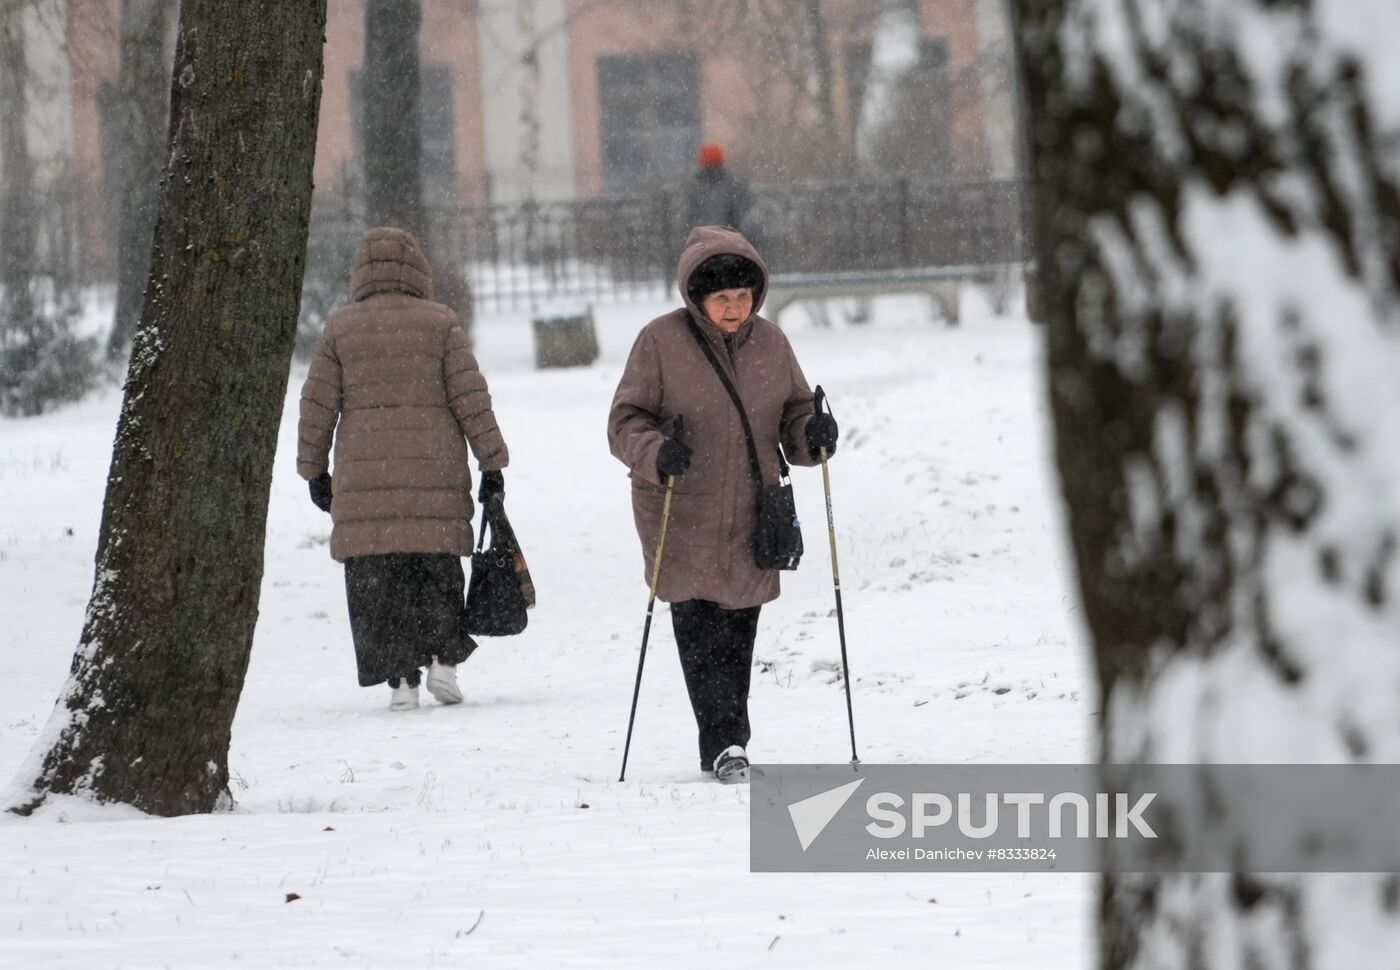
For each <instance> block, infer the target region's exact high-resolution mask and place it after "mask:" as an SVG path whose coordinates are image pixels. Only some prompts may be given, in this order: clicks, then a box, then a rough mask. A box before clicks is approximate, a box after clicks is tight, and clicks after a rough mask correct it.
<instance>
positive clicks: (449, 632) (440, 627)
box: [345, 553, 476, 687]
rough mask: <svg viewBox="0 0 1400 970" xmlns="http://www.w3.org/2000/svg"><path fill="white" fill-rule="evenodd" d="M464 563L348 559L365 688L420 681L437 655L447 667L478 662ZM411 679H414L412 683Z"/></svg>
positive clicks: (426, 558)
mask: <svg viewBox="0 0 1400 970" xmlns="http://www.w3.org/2000/svg"><path fill="white" fill-rule="evenodd" d="M464 586H465V579H464V577H463V575H462V560H461V559H460V558H458V557H457V556H453V555H440V554H431V553H391V554H389V555H383V556H351V557H350V558H349V559H346V560H345V599H346V603H347V605H348V606H349V607H350V633H351V635H352V636H353V637H354V639H355V660H356V664H357V666H358V667H359V674H360V686H361V687H370V686H372V685H374V684H382V683H384V682H385V681H387V680H389V679H390V678H392V677H405V678H408V680H409V682H410V683H417V682H418V668H419V667H426V666H427V665H428V664H430V663H431V662H432V659H433V657H434V655H436V656H437V658H438V660H439V661H441V662H442V663H445V664H454V665H455V664H459V663H461V662H462V661H464V660H466V659H467V657H469V656H471V653H472V651H473V650H475V649H476V641H474V640H472V638H471V637H470V636H468V635H467V631H466V628H465V627H464V626H463V622H462V590H463V587H464ZM410 675H411V676H410Z"/></svg>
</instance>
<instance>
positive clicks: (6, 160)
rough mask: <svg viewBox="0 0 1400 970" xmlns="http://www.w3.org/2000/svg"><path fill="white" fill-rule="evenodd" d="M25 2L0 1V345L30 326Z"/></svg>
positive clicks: (31, 215)
mask: <svg viewBox="0 0 1400 970" xmlns="http://www.w3.org/2000/svg"><path fill="white" fill-rule="evenodd" d="M25 6H26V5H25V4H24V3H22V2H20V0H0V286H3V287H4V294H3V297H0V331H3V333H0V346H3V342H4V340H5V339H6V337H7V336H8V335H9V334H12V333H15V332H17V331H19V330H22V329H23V328H26V327H30V326H32V325H33V318H34V305H33V300H32V298H31V295H30V292H29V277H30V275H31V273H32V272H33V269H34V261H35V244H36V242H37V228H38V227H37V213H36V212H35V211H34V199H35V184H34V160H33V159H32V158H31V157H30V154H29V130H28V121H29V112H28V98H29V93H28V87H29V85H28V70H27V67H26V64H25V57H24V23H23V15H24V8H25Z"/></svg>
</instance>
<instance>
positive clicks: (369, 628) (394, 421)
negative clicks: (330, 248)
mask: <svg viewBox="0 0 1400 970" xmlns="http://www.w3.org/2000/svg"><path fill="white" fill-rule="evenodd" d="M350 298H351V302H350V303H349V305H347V306H344V307H342V308H340V309H339V310H337V311H336V312H335V313H333V314H332V315H331V317H330V319H329V320H327V321H326V328H325V332H324V334H323V335H322V336H321V341H320V343H319V345H318V346H317V347H316V356H315V359H314V360H313V361H312V364H311V370H310V372H309V373H308V374H307V377H306V384H305V385H304V386H303V387H302V390H301V422H300V424H299V425H298V434H299V440H298V443H297V472H298V473H299V474H300V475H301V477H302V478H304V479H306V480H307V481H308V482H309V483H310V490H311V501H312V502H314V503H315V504H316V506H317V507H318V508H320V509H322V510H324V511H327V512H329V513H330V514H331V522H332V529H331V550H330V551H331V555H332V556H333V557H334V558H335V559H336V560H338V561H340V562H343V563H344V564H345V595H346V600H347V603H348V606H349V609H350V630H351V634H352V636H353V638H354V641H355V657H356V660H357V664H358V668H359V680H360V686H361V687H370V686H372V685H374V684H381V683H386V682H387V683H388V685H389V687H390V688H391V690H392V693H391V695H390V703H389V707H390V708H391V709H393V710H406V709H409V708H414V707H417V706H418V685H419V683H420V680H421V676H422V674H421V670H420V668H423V667H426V668H428V684H427V686H428V691H429V692H430V693H431V694H432V695H433V696H434V697H436V698H437V699H438V700H439V701H440V702H442V703H444V704H456V703H458V702H460V701H461V700H462V693H461V689H460V688H459V687H458V684H457V677H456V667H457V665H458V664H460V663H461V662H462V661H464V660H466V659H467V657H468V656H469V655H470V654H471V652H472V651H473V650H474V649H476V644H475V643H474V642H473V640H472V638H471V637H470V636H468V635H467V631H466V629H465V627H464V626H463V619H462V604H463V599H462V590H463V585H464V578H463V574H462V562H461V559H460V557H461V556H464V555H468V554H470V552H471V549H472V527H471V518H472V499H471V484H472V479H471V469H470V467H469V465H468V457H467V446H468V445H470V446H471V450H472V453H473V454H475V455H476V459H477V461H478V462H479V463H480V468H481V486H480V491H479V493H478V496H477V498H478V500H480V501H482V502H483V503H484V502H485V501H486V500H487V498H488V497H490V496H491V495H494V494H496V493H499V492H503V491H504V490H505V481H504V476H503V475H502V473H501V469H503V468H505V467H506V464H507V462H508V460H509V456H508V453H507V451H506V443H505V441H504V440H503V439H502V437H501V432H500V430H499V429H498V428H497V426H496V416H495V414H494V413H493V412H492V410H491V395H490V394H489V393H488V391H487V388H486V378H485V377H483V376H482V374H481V371H480V370H479V369H478V367H477V363H476V358H475V357H474V356H473V355H472V352H471V350H470V348H469V346H468V343H467V336H466V333H465V332H464V331H463V330H462V327H461V324H460V323H459V322H458V320H457V317H456V316H455V315H454V314H453V313H452V311H451V310H449V309H448V308H447V307H445V306H443V305H442V304H440V303H434V302H433V285H432V268H431V267H430V266H429V265H428V260H427V259H426V257H424V255H423V251H422V249H420V248H419V246H418V243H417V241H416V240H415V239H414V238H413V236H412V235H410V234H409V233H407V232H404V231H403V230H401V229H388V228H381V229H371V230H369V231H368V232H367V233H365V235H364V238H362V239H361V240H360V245H359V249H358V250H357V251H356V253H355V258H354V263H353V265H352V268H351V271H350ZM332 440H334V443H335V468H334V472H332V471H331V469H330V467H329V464H328V459H329V458H330V452H331V443H332Z"/></svg>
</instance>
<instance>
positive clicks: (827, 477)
mask: <svg viewBox="0 0 1400 970" xmlns="http://www.w3.org/2000/svg"><path fill="white" fill-rule="evenodd" d="M816 394H817V400H816V410H817V413H818V414H820V413H821V409H822V404H823V403H824V402H825V401H826V392H825V391H823V390H822V386H821V385H820V384H818V385H817V391H816ZM830 410H831V406H830V405H827V411H828V412H830ZM820 453H821V459H822V488H823V489H825V491H826V532H827V536H828V537H829V538H830V540H831V585H832V587H833V588H834V589H835V590H836V632H837V634H838V635H839V636H840V638H841V672H842V674H843V676H842V678H841V679H842V680H843V681H845V683H846V721H847V723H849V724H850V726H851V764H859V763H860V758H858V757H857V756H856V715H855V711H854V709H853V708H852V707H851V665H850V662H849V661H848V660H847V659H846V613H845V610H843V609H842V608H841V569H840V567H838V566H837V564H836V518H835V516H833V515H832V513H831V473H830V472H829V471H828V470H827V467H826V449H825V448H823V449H821V452H820Z"/></svg>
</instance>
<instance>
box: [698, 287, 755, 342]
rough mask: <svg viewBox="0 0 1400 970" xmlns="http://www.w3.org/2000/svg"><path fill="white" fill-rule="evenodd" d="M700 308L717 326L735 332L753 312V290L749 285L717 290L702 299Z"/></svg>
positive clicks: (727, 331)
mask: <svg viewBox="0 0 1400 970" xmlns="http://www.w3.org/2000/svg"><path fill="white" fill-rule="evenodd" d="M700 310H701V312H702V313H704V314H705V317H706V319H708V320H709V321H710V322H711V323H713V324H714V325H715V326H716V327H719V328H720V329H721V330H723V331H724V332H725V333H734V332H735V331H736V330H738V329H739V328H740V327H742V326H743V325H744V321H745V320H747V319H748V318H749V315H750V314H752V313H753V290H752V289H750V288H749V287H747V286H745V287H741V288H739V289H734V290H716V291H715V292H713V293H710V294H709V295H707V296H706V297H705V299H704V300H702V301H700Z"/></svg>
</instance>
